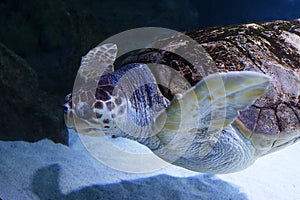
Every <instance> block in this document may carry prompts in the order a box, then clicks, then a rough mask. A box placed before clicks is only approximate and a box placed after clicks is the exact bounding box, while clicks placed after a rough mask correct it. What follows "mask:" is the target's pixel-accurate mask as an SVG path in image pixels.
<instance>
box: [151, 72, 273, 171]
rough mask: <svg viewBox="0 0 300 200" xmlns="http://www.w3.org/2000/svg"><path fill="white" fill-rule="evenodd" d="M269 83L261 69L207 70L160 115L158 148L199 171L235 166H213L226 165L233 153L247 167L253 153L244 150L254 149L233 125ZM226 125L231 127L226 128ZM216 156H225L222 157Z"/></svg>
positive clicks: (161, 154) (170, 159) (159, 152)
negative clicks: (221, 71)
mask: <svg viewBox="0 0 300 200" xmlns="http://www.w3.org/2000/svg"><path fill="white" fill-rule="evenodd" d="M269 83H270V79H269V77H268V76H266V75H264V74H261V73H257V72H229V73H220V74H213V75H210V76H207V77H206V78H204V79H203V80H202V81H201V82H199V83H198V84H197V85H195V86H194V87H192V88H191V89H189V90H188V91H187V92H186V93H185V94H183V95H182V96H181V95H179V97H178V98H176V99H175V100H173V101H172V102H171V104H170V106H169V107H168V108H167V109H166V111H165V112H163V113H161V114H160V115H159V116H158V117H157V119H156V121H155V128H154V129H155V130H158V129H161V130H160V131H159V132H158V134H157V135H156V136H157V137H158V138H159V141H160V146H159V148H158V149H155V150H154V153H155V154H157V155H158V156H159V157H161V158H163V159H164V160H167V161H168V162H172V163H173V164H176V165H180V166H182V167H185V168H188V169H191V170H195V171H206V172H209V171H210V172H213V173H218V172H220V171H218V169H226V170H230V169H231V167H230V166H227V167H224V166H222V167H218V169H214V167H213V166H220V165H223V164H224V163H225V162H226V160H227V161H228V162H227V163H230V162H229V160H230V159H232V158H234V160H235V162H233V163H232V165H235V167H236V170H237V169H239V168H243V167H242V166H240V164H239V162H240V161H243V160H244V159H247V156H244V155H245V154H248V153H249V152H245V151H248V149H247V145H245V144H241V141H244V140H243V139H240V138H237V139H236V140H235V138H234V137H240V135H239V134H236V131H235V130H234V129H233V128H232V127H231V126H229V125H230V124H231V123H232V122H233V121H234V119H235V118H236V117H237V116H238V112H239V111H240V110H244V109H246V108H247V107H249V106H250V105H251V104H253V102H254V101H255V100H256V99H257V98H258V97H260V96H261V95H262V94H264V92H265V91H266V89H267V88H268V85H269ZM228 126H229V127H228ZM224 128H225V129H226V130H223V131H222V129H224ZM227 129H228V130H227ZM226 132H227V133H226ZM224 134H225V136H224ZM236 141H237V142H236ZM234 151H237V152H234ZM211 154H214V156H212V155H211ZM216 154H222V155H219V156H216ZM208 157H210V159H208V160H207V158H208ZM216 157H217V158H220V159H219V161H220V163H218V162H219V161H218V159H216ZM243 165H244V164H243Z"/></svg>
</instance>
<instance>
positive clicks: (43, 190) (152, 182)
mask: <svg viewBox="0 0 300 200" xmlns="http://www.w3.org/2000/svg"><path fill="white" fill-rule="evenodd" d="M59 174H60V166H59V165H58V164H53V165H49V166H48V167H45V168H41V169H39V170H37V171H36V173H35V175H34V177H33V180H32V191H33V192H34V193H35V194H36V195H37V196H38V197H39V198H40V199H41V200H45V199H47V200H50V199H51V200H52V199H53V200H54V199H55V200H69V199H74V200H75V199H76V200H77V199H88V200H89V199H91V200H94V199H105V200H106V199H114V200H115V199H130V200H135V199H156V200H157V199H172V200H176V199H227V200H229V199H234V200H236V199H247V197H246V195H245V194H243V193H241V192H240V191H239V189H238V188H237V187H235V186H232V185H231V184H229V183H227V182H225V181H222V180H220V179H218V178H217V177H214V176H213V175H198V176H194V177H188V178H178V177H172V176H169V175H157V176H153V177H149V178H143V179H136V180H131V181H121V182H119V183H114V184H108V185H91V186H88V187H84V188H82V189H79V190H75V191H72V192H71V193H69V194H63V193H62V192H61V190H60V188H59Z"/></svg>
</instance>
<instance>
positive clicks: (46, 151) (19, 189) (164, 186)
mask: <svg viewBox="0 0 300 200" xmlns="http://www.w3.org/2000/svg"><path fill="white" fill-rule="evenodd" d="M70 135H71V137H70V138H71V139H70V146H69V147H66V146H63V145H61V144H54V143H53V142H52V141H49V140H42V141H39V142H36V143H27V142H4V141H0V155H1V156H0V198H1V199H3V200H11V199H251V200H252V199H253V200H256V199H260V200H263V199H278V200H281V199H289V200H291V199H299V198H300V156H299V152H300V143H299V144H295V145H293V146H290V147H287V148H285V149H283V150H281V151H279V152H276V153H273V154H270V155H267V156H265V157H263V158H261V159H259V160H257V161H256V163H255V164H254V165H252V166H251V167H249V168H248V169H246V170H243V171H241V172H237V173H232V174H225V175H209V174H200V173H195V172H191V171H188V170H185V169H182V168H179V167H176V166H172V165H168V166H166V167H164V168H162V169H160V170H156V171H154V172H151V173H128V172H122V171H118V170H115V169H112V168H110V167H108V166H106V165H105V164H103V163H101V162H99V161H98V160H97V159H95V158H94V157H93V156H91V154H90V153H89V152H88V151H87V150H86V149H85V147H84V145H82V143H81V141H82V140H80V139H79V137H78V136H77V134H76V133H74V132H71V133H70ZM113 143H114V144H116V145H119V146H120V147H121V148H128V149H131V151H133V152H139V151H140V152H143V151H147V149H146V148H144V147H142V146H141V145H138V144H136V143H135V142H130V141H128V140H126V139H122V138H118V139H117V140H114V141H113ZM106 153H107V152H105V150H104V151H103V154H106ZM112 159H113V158H112Z"/></svg>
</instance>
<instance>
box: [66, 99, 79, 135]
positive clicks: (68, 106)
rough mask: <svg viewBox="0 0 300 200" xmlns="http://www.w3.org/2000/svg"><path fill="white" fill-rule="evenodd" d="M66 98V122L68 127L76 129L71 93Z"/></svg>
mask: <svg viewBox="0 0 300 200" xmlns="http://www.w3.org/2000/svg"><path fill="white" fill-rule="evenodd" d="M65 100H66V101H65V103H64V104H63V109H64V119H65V124H66V126H67V128H69V129H73V130H75V123H74V117H73V109H72V108H71V104H72V101H71V100H72V98H71V95H70V94H69V95H67V97H66V99H65ZM75 131H76V130H75Z"/></svg>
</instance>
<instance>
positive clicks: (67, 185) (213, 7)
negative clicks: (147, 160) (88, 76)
mask: <svg viewBox="0 0 300 200" xmlns="http://www.w3.org/2000/svg"><path fill="white" fill-rule="evenodd" d="M297 18H300V0H253V1H243V0H239V1H238V0H227V1H221V0H210V1H209V0H207V1H201V0H182V1H179V0H178V1H175V0H173V1H172V0H153V1H137V0H136V1H134V0H127V1H126V0H48V1H47V0H0V92H1V95H0V105H1V106H0V155H1V157H0V199H3V200H4V199H80V198H86V199H118V198H121V197H123V198H125V199H126V198H130V199H143V197H145V198H146V197H148V199H153V198H157V199H168V198H169V199H199V198H200V196H201V195H202V196H201V199H211V198H215V199H249V198H250V199H258V198H259V199H269V198H271V197H272V198H276V197H279V198H277V199H298V198H300V193H299V192H298V193H297V192H296V191H299V187H300V176H299V174H300V173H299V172H300V171H299V169H298V168H299V167H298V166H300V165H299V164H300V160H299V159H298V160H297V159H296V158H298V157H299V156H298V155H297V154H298V152H299V150H300V149H299V144H296V145H295V146H296V147H294V146H293V147H292V148H291V149H290V150H284V153H282V155H281V156H282V157H281V159H278V157H280V155H278V156H277V155H272V157H270V159H266V161H265V162H264V161H262V163H260V165H258V166H256V167H255V168H251V169H250V171H246V172H242V173H241V174H237V175H232V176H223V177H215V176H213V175H203V174H200V175H197V174H195V173H193V172H189V171H185V170H182V169H178V168H176V167H174V168H172V167H170V168H168V169H165V171H162V172H159V175H158V176H157V174H155V175H153V174H151V175H147V177H152V178H150V179H140V178H145V177H146V176H137V175H134V176H131V175H128V174H124V173H119V172H117V171H115V170H112V169H109V168H108V167H106V166H103V165H101V163H99V162H98V161H95V160H93V158H92V157H91V156H89V155H88V153H86V152H84V148H83V147H82V145H81V144H79V143H80V141H78V139H77V137H76V134H75V133H74V134H73V136H72V138H71V139H70V138H69V133H68V130H67V129H66V127H65V125H64V120H63V107H62V104H63V102H64V98H65V95H66V94H68V93H69V92H71V91H72V87H73V82H74V79H75V76H76V73H77V70H78V67H79V65H80V59H81V57H82V56H83V55H85V54H86V53H87V52H88V50H90V49H91V48H93V47H94V46H96V45H97V44H98V43H100V42H102V41H103V40H104V39H106V38H107V37H109V36H112V35H114V34H117V33H119V32H121V31H125V30H129V29H133V28H138V27H149V26H154V27H164V28H169V29H174V30H177V31H190V30H198V29H203V28H207V27H212V26H228V25H234V24H243V23H250V22H266V21H273V20H293V19H297ZM74 135H75V136H74ZM45 138H48V139H50V140H42V139H45ZM23 141H26V142H23ZM38 141H39V142H38ZM29 142H30V143H29ZM31 142H35V143H31ZM53 142H54V143H53ZM57 143H62V144H64V145H61V144H57ZM65 145H69V146H70V148H69V147H67V146H65ZM272 159H273V160H272ZM276 159H278V160H276ZM271 165H272V167H274V166H275V168H272V169H273V170H274V169H275V170H274V171H272V170H270V171H269V170H268V169H269V167H270V166H271ZM261 170H262V171H261ZM263 170H266V171H263ZM276 170H277V171H276ZM160 174H163V175H160ZM166 174H168V175H166ZM189 176H192V178H189ZM76 177H77V178H76ZM174 177H175V178H174ZM177 177H180V178H177ZM253 177H255V178H253ZM270 177H272V178H270ZM239 178H240V179H239ZM266 179H268V180H266ZM132 180H134V181H132ZM227 181H228V182H227ZM173 186H176V187H175V188H174V187H173ZM240 187H241V188H240ZM264 187H265V188H264ZM160 188H164V189H163V190H161V191H160V192H157V190H160ZM262 188H264V189H265V190H263V189H262ZM274 188H275V189H274ZM259 189H262V190H259ZM118 191H119V192H118ZM143 191H144V192H143ZM255 191H256V192H257V193H256V194H254V192H255ZM272 192H274V193H273V194H272ZM156 193H158V194H157V195H158V196H155V195H154V194H156ZM171 193H172V194H173V195H169V194H171ZM250 193H251V195H249V194H250ZM120 195H121V196H120ZM122 195H123V196H122ZM147 195H148V196H147ZM285 197H286V198H285Z"/></svg>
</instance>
